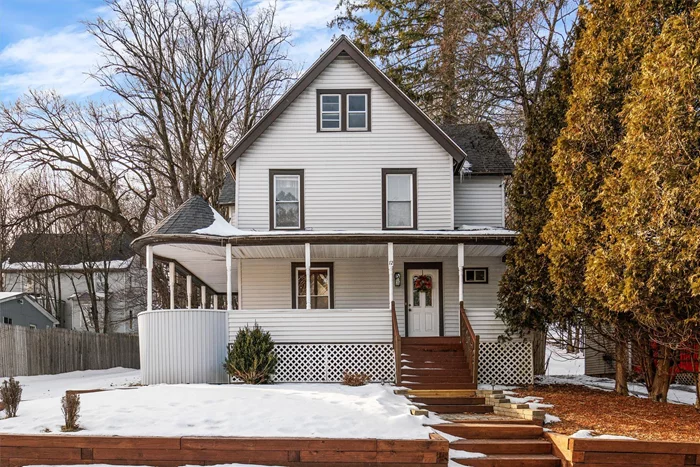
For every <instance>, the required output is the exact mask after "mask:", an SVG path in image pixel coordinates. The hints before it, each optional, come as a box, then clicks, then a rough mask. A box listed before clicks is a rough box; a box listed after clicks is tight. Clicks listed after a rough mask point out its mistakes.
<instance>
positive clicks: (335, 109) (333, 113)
mask: <svg viewBox="0 0 700 467" xmlns="http://www.w3.org/2000/svg"><path fill="white" fill-rule="evenodd" d="M340 101H341V96H340V94H321V98H320V99H319V105H320V106H321V131H340V130H341V128H340V115H341V112H340Z"/></svg>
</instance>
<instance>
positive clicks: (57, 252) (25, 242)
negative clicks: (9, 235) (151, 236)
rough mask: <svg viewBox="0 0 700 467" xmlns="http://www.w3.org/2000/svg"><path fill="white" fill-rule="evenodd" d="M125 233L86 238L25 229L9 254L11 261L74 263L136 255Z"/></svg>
mask: <svg viewBox="0 0 700 467" xmlns="http://www.w3.org/2000/svg"><path fill="white" fill-rule="evenodd" d="M131 240H132V238H130V237H128V236H127V235H123V234H121V235H120V234H106V235H104V237H102V238H97V236H95V237H94V239H86V238H85V236H84V235H80V234H70V233H68V234H52V233H23V234H21V235H20V236H19V237H17V240H15V243H14V244H13V245H12V248H10V251H9V252H8V254H7V259H8V261H9V263H11V264H13V263H44V264H55V265H69V264H70V265H72V264H80V263H83V262H98V261H123V260H127V259H129V258H131V257H132V256H134V251H133V250H132V249H131V247H130V246H129V244H130V243H131Z"/></svg>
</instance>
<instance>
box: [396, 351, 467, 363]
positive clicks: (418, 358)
mask: <svg viewBox="0 0 700 467" xmlns="http://www.w3.org/2000/svg"><path fill="white" fill-rule="evenodd" d="M401 360H408V361H410V362H445V363H461V364H464V365H466V364H467V359H466V358H464V355H457V354H455V355H449V354H448V355H440V354H437V353H436V354H433V355H420V354H411V353H408V354H404V355H402V356H401Z"/></svg>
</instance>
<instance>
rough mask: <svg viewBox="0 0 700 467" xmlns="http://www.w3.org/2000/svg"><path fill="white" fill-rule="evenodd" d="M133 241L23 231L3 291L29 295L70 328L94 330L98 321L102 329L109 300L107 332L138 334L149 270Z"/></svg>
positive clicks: (8, 264) (12, 251)
mask: <svg viewBox="0 0 700 467" xmlns="http://www.w3.org/2000/svg"><path fill="white" fill-rule="evenodd" d="M129 242H130V239H129V238H126V237H124V236H120V235H111V234H110V235H107V236H102V237H100V238H89V239H86V238H85V237H84V236H81V235H78V234H31V233H27V234H22V235H20V236H19V237H18V238H17V240H16V241H15V243H14V245H13V246H12V248H11V249H10V251H9V253H8V255H7V258H6V259H5V261H4V263H3V268H2V272H3V274H4V282H3V283H4V284H5V289H6V291H8V292H25V293H27V294H29V295H31V296H32V297H33V299H34V300H35V301H36V302H38V303H40V304H41V305H42V306H43V307H44V308H45V309H46V310H48V311H49V313H50V314H51V315H53V316H54V317H56V318H57V319H58V320H59V323H60V324H59V326H60V327H63V328H66V329H73V330H78V331H95V322H97V324H98V326H99V328H100V329H99V330H100V332H103V331H104V329H105V303H106V304H107V305H108V308H107V310H108V311H109V316H108V318H107V320H108V323H107V330H108V332H126V333H128V332H136V331H137V319H136V315H137V313H138V312H139V311H140V310H142V309H143V308H144V307H145V297H144V291H145V286H144V278H145V269H144V268H142V267H141V261H140V259H139V257H138V256H135V254H134V252H133V250H132V249H131V247H130V246H129ZM86 244H88V246H89V248H90V249H89V251H88V249H87V248H86V247H85V245H86ZM105 293H106V294H107V295H105ZM105 299H106V301H105Z"/></svg>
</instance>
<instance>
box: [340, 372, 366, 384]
mask: <svg viewBox="0 0 700 467" xmlns="http://www.w3.org/2000/svg"><path fill="white" fill-rule="evenodd" d="M371 379H372V377H371V376H370V375H368V374H367V373H363V372H361V371H345V372H343V382H342V383H343V384H344V385H345V386H364V385H365V384H367V383H369V382H370V380H371Z"/></svg>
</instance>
